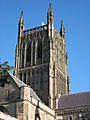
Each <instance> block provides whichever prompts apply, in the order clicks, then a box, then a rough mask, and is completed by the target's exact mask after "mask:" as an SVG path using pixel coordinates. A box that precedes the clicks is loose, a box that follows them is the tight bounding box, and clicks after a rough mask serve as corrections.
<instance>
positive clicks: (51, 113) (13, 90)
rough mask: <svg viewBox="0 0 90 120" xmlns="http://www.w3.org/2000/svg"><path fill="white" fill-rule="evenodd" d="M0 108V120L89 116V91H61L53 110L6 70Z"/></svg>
mask: <svg viewBox="0 0 90 120" xmlns="http://www.w3.org/2000/svg"><path fill="white" fill-rule="evenodd" d="M0 111H1V112H0V120H11V119H12V120H90V92H83V93H76V94H71V95H62V96H60V97H59V98H58V99H57V108H56V110H53V109H51V108H50V107H48V106H46V105H45V103H43V102H42V101H41V100H40V98H39V97H38V96H37V94H36V93H35V92H34V90H33V89H32V88H31V87H30V86H28V85H26V84H25V83H23V82H22V81H21V80H19V79H18V78H16V77H15V76H13V75H11V74H10V77H9V78H8V83H6V84H5V85H4V86H2V87H0ZM6 118H7V119H6Z"/></svg>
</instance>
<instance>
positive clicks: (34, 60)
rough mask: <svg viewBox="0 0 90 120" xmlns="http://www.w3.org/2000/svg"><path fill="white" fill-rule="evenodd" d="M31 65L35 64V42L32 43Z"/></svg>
mask: <svg viewBox="0 0 90 120" xmlns="http://www.w3.org/2000/svg"><path fill="white" fill-rule="evenodd" d="M33 64H35V41H33Z"/></svg>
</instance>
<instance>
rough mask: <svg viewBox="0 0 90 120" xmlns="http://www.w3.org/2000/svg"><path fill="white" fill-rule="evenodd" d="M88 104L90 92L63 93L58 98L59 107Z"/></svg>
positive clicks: (89, 103)
mask: <svg viewBox="0 0 90 120" xmlns="http://www.w3.org/2000/svg"><path fill="white" fill-rule="evenodd" d="M86 105H90V92H81V93H76V94H71V95H63V96H61V97H60V98H59V101H58V107H59V109H65V108H73V107H79V106H86Z"/></svg>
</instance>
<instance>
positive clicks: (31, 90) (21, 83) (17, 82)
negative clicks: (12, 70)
mask: <svg viewBox="0 0 90 120" xmlns="http://www.w3.org/2000/svg"><path fill="white" fill-rule="evenodd" d="M10 76H11V78H12V79H13V80H14V82H15V83H16V84H17V86H18V87H22V86H28V85H27V84H25V83H24V82H23V81H21V80H20V79H18V78H17V77H16V76H14V75H12V74H10ZM28 87H30V86H28ZM30 95H31V97H33V98H35V99H36V100H39V101H41V100H40V98H39V97H38V96H37V94H36V93H35V91H34V90H33V89H32V88H31V87H30Z"/></svg>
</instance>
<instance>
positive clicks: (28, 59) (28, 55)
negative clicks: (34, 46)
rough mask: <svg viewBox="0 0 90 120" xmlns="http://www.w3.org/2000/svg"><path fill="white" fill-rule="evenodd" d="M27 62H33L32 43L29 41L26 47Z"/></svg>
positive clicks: (28, 63)
mask: <svg viewBox="0 0 90 120" xmlns="http://www.w3.org/2000/svg"><path fill="white" fill-rule="evenodd" d="M26 51H27V52H26V64H27V65H29V66H30V63H31V43H30V42H29V43H28V44H27V49H26Z"/></svg>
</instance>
